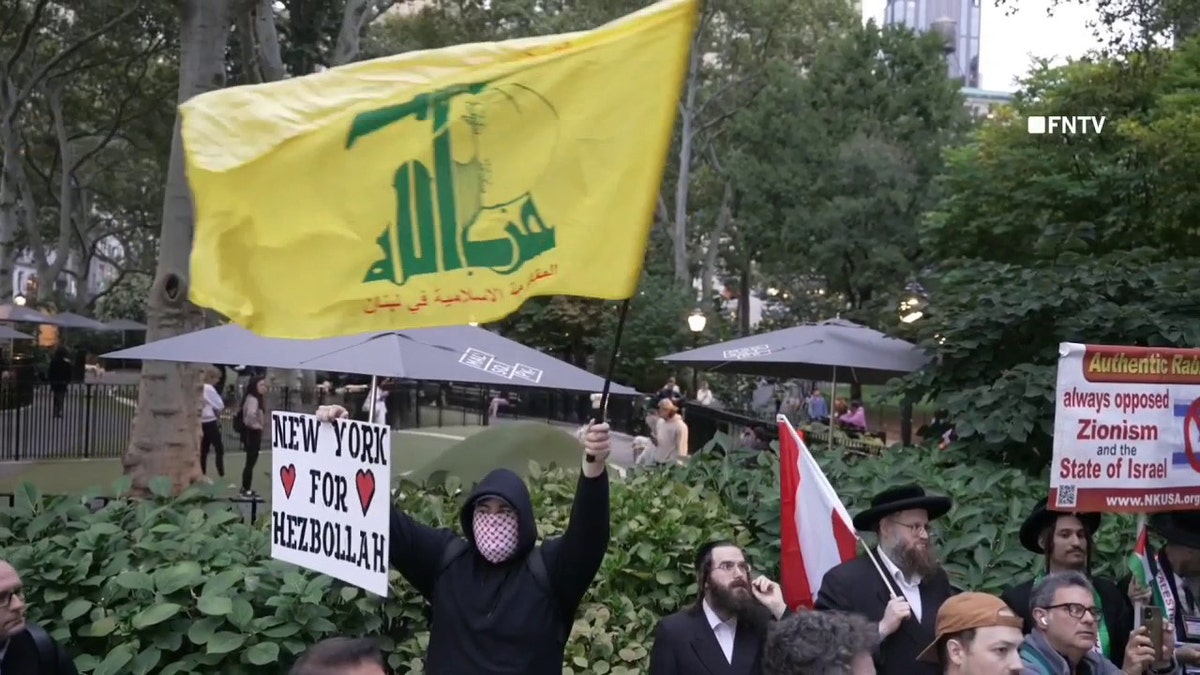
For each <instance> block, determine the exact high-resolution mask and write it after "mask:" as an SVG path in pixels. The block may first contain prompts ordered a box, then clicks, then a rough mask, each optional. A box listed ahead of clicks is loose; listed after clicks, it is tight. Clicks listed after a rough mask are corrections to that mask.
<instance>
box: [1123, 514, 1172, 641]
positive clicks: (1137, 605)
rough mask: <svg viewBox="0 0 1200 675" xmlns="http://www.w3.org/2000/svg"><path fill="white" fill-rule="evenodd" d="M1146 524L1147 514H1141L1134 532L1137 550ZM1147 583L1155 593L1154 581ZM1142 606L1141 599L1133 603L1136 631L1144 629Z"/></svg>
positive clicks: (1148, 552) (1148, 580)
mask: <svg viewBox="0 0 1200 675" xmlns="http://www.w3.org/2000/svg"><path fill="white" fill-rule="evenodd" d="M1146 522H1147V519H1146V514H1145V513H1139V514H1138V517H1137V524H1136V525H1134V531H1133V541H1134V549H1135V550H1136V548H1137V541H1138V539H1139V538H1140V537H1141V536H1142V529H1143V528H1144V527H1146ZM1146 555H1150V551H1148V550H1147V551H1146ZM1130 571H1132V570H1130ZM1146 581H1147V585H1150V589H1151V591H1150V592H1151V593H1153V592H1154V590H1153V589H1154V586H1153V585H1151V584H1153V583H1154V579H1147V580H1146ZM1150 597H1151V598H1153V597H1154V596H1153V595H1151V596H1150ZM1142 605H1143V603H1142V601H1141V600H1140V599H1138V600H1134V602H1133V629H1134V630H1137V629H1138V628H1141V627H1142ZM1170 620H1171V617H1167V621H1170Z"/></svg>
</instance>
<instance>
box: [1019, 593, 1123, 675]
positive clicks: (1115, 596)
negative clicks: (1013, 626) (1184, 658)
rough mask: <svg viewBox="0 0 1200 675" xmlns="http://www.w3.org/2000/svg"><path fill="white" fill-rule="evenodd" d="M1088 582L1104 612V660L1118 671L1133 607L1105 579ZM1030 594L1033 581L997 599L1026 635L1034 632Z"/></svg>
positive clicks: (1121, 663) (1121, 662) (1121, 661)
mask: <svg viewBox="0 0 1200 675" xmlns="http://www.w3.org/2000/svg"><path fill="white" fill-rule="evenodd" d="M1091 579H1092V585H1093V586H1095V587H1096V593H1098V594H1099V595H1100V608H1101V609H1102V610H1103V611H1104V623H1105V625H1107V626H1108V637H1109V646H1108V653H1107V654H1105V656H1106V657H1107V658H1108V660H1109V661H1112V662H1113V664H1115V665H1116V666H1117V667H1118V668H1120V667H1121V666H1122V665H1124V661H1125V645H1126V644H1127V643H1128V642H1129V634H1130V633H1132V632H1133V603H1132V602H1130V601H1129V596H1128V595H1127V594H1126V593H1125V591H1122V590H1121V587H1120V586H1118V585H1117V584H1116V583H1115V582H1113V581H1111V580H1109V579H1106V578H1104V577H1091ZM1126 585H1128V584H1126ZM1031 593H1033V579H1030V580H1029V581H1026V582H1025V583H1023V584H1017V585H1016V586H1013V587H1012V588H1010V589H1008V590H1007V591H1004V593H1002V594H1000V599H1001V600H1003V601H1004V602H1005V604H1007V605H1008V606H1009V607H1010V608H1011V609H1012V611H1014V612H1016V613H1017V615H1018V616H1020V617H1021V618H1022V619H1024V621H1025V627H1024V628H1023V629H1022V630H1023V631H1024V632H1025V634H1026V635H1028V634H1029V633H1030V631H1032V630H1033V613H1032V612H1031V611H1030V609H1029V595H1030V594H1031Z"/></svg>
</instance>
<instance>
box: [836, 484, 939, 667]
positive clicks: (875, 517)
mask: <svg viewBox="0 0 1200 675" xmlns="http://www.w3.org/2000/svg"><path fill="white" fill-rule="evenodd" d="M949 511H950V499H948V498H947V497H938V496H934V495H926V494H925V490H923V489H921V488H920V487H918V486H916V485H906V486H904V487H898V488H893V489H891V490H885V491H883V492H881V493H880V494H878V495H876V496H875V498H874V499H872V500H871V508H869V509H867V510H866V511H863V512H862V513H860V514H858V515H857V516H855V517H854V527H855V529H857V530H858V531H859V532H863V531H872V532H875V533H876V534H877V535H878V538H879V545H878V547H877V548H875V549H867V550H866V551H865V552H864V553H863V554H862V555H860V556H858V557H857V558H855V559H854V560H850V561H847V562H844V563H842V564H841V565H838V566H837V567H834V568H833V569H831V570H829V572H828V573H826V574H825V578H824V579H823V580H822V581H821V589H820V591H819V592H818V593H817V601H816V607H817V609H822V610H839V611H843V612H854V613H856V614H861V615H863V616H865V617H867V618H868V619H870V620H871V621H873V622H875V623H876V624H877V625H878V626H879V637H880V639H881V641H882V642H881V644H880V646H879V649H878V650H876V653H875V669H876V671H878V672H879V673H880V674H881V675H941V668H939V667H938V666H937V665H936V664H933V663H927V662H918V661H917V656H918V655H919V654H920V653H921V651H922V650H924V649H925V647H926V645H928V644H929V643H931V642H933V640H934V629H935V627H936V624H937V613H938V609H939V608H941V606H942V603H944V602H945V601H946V600H947V599H948V598H949V597H950V596H952V595H954V593H955V591H954V589H953V588H951V586H950V579H949V578H948V577H947V576H946V572H945V571H944V570H943V569H942V566H941V564H940V562H939V561H938V556H937V552H936V550H935V547H934V545H933V538H934V532H933V529H932V526H931V525H930V521H933V520H936V519H937V518H940V517H941V516H944V515H946V513H947V512H949ZM885 578H886V581H885Z"/></svg>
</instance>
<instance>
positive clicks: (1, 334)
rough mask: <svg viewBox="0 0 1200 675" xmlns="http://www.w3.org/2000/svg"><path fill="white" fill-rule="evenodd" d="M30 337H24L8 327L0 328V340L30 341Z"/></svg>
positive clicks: (24, 335)
mask: <svg viewBox="0 0 1200 675" xmlns="http://www.w3.org/2000/svg"><path fill="white" fill-rule="evenodd" d="M32 339H33V336H32V335H26V334H24V333H22V332H21V331H18V330H13V329H11V328H9V327H8V326H0V340H32Z"/></svg>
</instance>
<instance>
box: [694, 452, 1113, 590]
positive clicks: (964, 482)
mask: <svg viewBox="0 0 1200 675" xmlns="http://www.w3.org/2000/svg"><path fill="white" fill-rule="evenodd" d="M717 443H718V445H724V444H728V439H725V438H718V439H717ZM812 450H813V453H814V454H815V456H816V457H817V461H818V462H819V463H820V464H821V469H822V470H823V471H824V472H825V475H826V476H827V477H828V478H829V482H830V483H831V484H832V485H833V487H834V489H835V490H837V492H838V495H839V496H840V497H841V499H842V502H843V503H844V504H845V505H846V508H847V509H849V511H850V513H851V514H852V515H853V514H854V513H857V512H858V511H861V510H863V509H866V508H867V507H869V506H870V503H871V497H873V496H874V495H876V494H878V493H879V492H881V491H882V490H884V489H886V488H888V487H894V486H898V485H904V484H907V483H916V484H918V485H920V486H922V487H923V488H925V490H926V491H927V492H930V493H933V494H943V495H947V496H949V497H950V498H951V499H953V500H954V508H953V509H952V510H951V511H950V513H949V514H947V515H946V516H945V517H943V518H941V519H939V520H938V521H937V522H936V524H935V525H936V528H935V529H936V530H937V532H938V542H937V543H938V547H939V549H940V551H941V553H942V559H943V560H945V561H946V569H947V572H948V573H949V574H950V579H951V581H952V583H954V585H955V586H957V587H959V588H962V589H969V590H975V591H983V592H988V593H996V594H999V593H1000V592H1001V591H1003V590H1004V589H1005V588H1008V587H1009V586H1012V585H1014V584H1016V583H1019V582H1021V581H1024V580H1026V579H1027V578H1029V577H1031V576H1033V575H1034V574H1035V573H1037V572H1038V571H1040V566H1041V565H1042V559H1041V557H1040V556H1037V555H1034V554H1032V553H1030V552H1028V551H1026V550H1025V549H1024V548H1022V547H1021V544H1020V542H1019V541H1018V540H1017V533H1018V530H1019V529H1020V527H1021V522H1022V521H1024V519H1025V517H1026V516H1027V515H1028V514H1029V512H1030V510H1031V509H1032V508H1033V505H1034V503H1035V502H1036V501H1037V500H1038V499H1041V498H1042V497H1045V496H1046V492H1047V490H1048V486H1049V479H1048V477H1047V476H1046V475H1045V474H1044V473H1043V474H1042V475H1040V476H1036V477H1035V476H1031V475H1029V474H1028V473H1025V472H1023V471H1021V470H1019V469H1017V468H1013V467H1008V466H1003V465H1001V464H997V463H995V462H992V461H990V460H987V459H979V458H977V457H972V456H970V455H968V454H966V452H964V451H963V450H962V449H961V448H955V447H954V446H952V447H951V448H950V449H947V450H944V451H940V450H936V449H933V448H904V449H897V448H892V449H889V450H886V451H884V452H883V454H882V455H881V456H879V457H870V458H865V457H860V456H856V455H850V454H842V453H840V452H832V451H830V450H829V449H828V448H826V447H824V446H820V445H813V446H812ZM686 471H687V472H688V473H689V474H691V477H692V480H693V481H694V480H697V479H699V480H702V481H703V482H704V484H705V485H707V486H708V488H709V489H710V490H712V491H713V492H716V493H718V494H720V495H721V497H722V501H724V502H725V503H726V504H727V505H728V506H729V508H730V510H731V511H732V512H733V513H734V515H735V516H737V517H738V518H740V519H741V520H742V521H743V522H744V523H745V524H746V527H747V529H748V530H749V531H750V533H751V534H752V536H753V537H754V539H755V540H756V541H757V542H759V546H760V549H761V550H760V555H761V556H763V557H765V558H766V559H769V560H772V561H777V560H778V558H779V491H778V487H777V486H778V485H779V464H778V458H777V457H776V455H775V454H774V453H765V452H764V453H753V452H733V453H728V454H726V453H721V452H714V453H709V454H707V455H701V456H698V457H697V458H696V459H695V460H693V462H692V464H691V465H690V466H688V467H687V469H686ZM1134 535H1135V521H1134V519H1133V517H1131V516H1114V515H1108V516H1105V518H1104V520H1103V522H1102V524H1101V527H1100V531H1099V532H1098V533H1097V536H1096V552H1095V553H1094V554H1093V558H1092V559H1093V565H1094V566H1095V569H1094V571H1095V572H1096V573H1098V574H1102V575H1105V576H1109V577H1112V578H1121V577H1124V576H1126V575H1127V572H1126V571H1125V560H1126V558H1127V557H1128V555H1129V553H1130V552H1131V551H1132V550H1133V545H1134ZM865 538H866V539H868V540H870V541H872V542H873V537H871V536H870V535H865Z"/></svg>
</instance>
